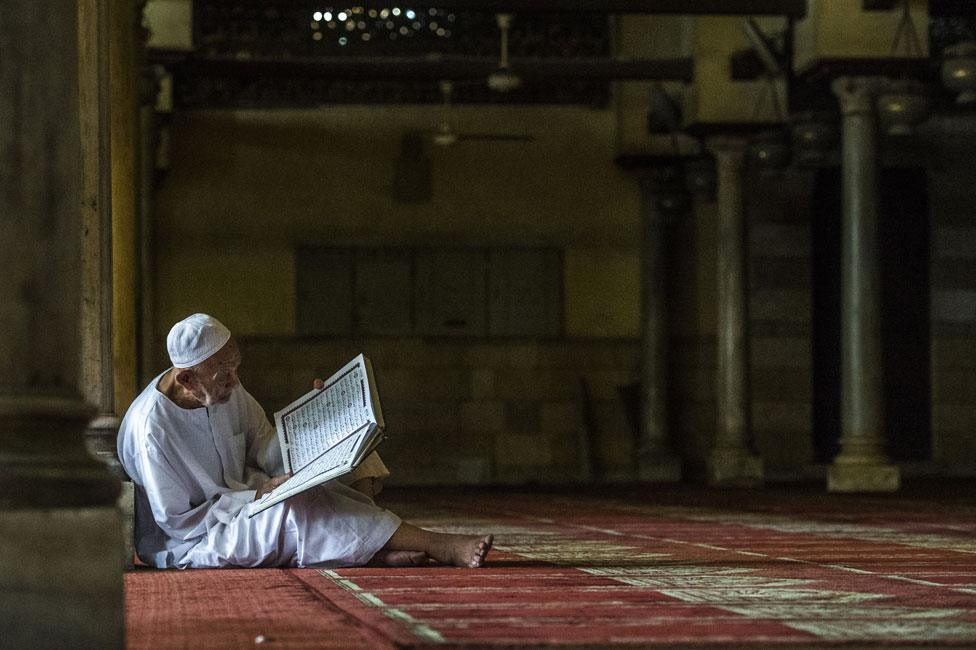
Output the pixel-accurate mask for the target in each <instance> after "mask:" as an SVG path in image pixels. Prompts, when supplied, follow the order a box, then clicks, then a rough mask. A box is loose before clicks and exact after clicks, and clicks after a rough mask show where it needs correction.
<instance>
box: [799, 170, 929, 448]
mask: <svg viewBox="0 0 976 650" xmlns="http://www.w3.org/2000/svg"><path fill="white" fill-rule="evenodd" d="M812 216H813V228H812V233H813V237H812V243H813V251H812V264H813V329H812V352H813V367H812V372H813V448H814V454H815V458H816V461H817V462H821V463H826V462H830V461H831V460H832V459H833V457H834V456H835V455H836V454H837V452H838V451H839V450H840V443H839V439H840V434H841V412H840V400H841V385H840V377H841V372H840V370H841V368H840V344H841V275H840V260H841V176H840V170H839V169H837V168H831V169H823V170H820V171H819V172H818V174H817V179H816V184H815V188H814V205H813V211H812ZM878 247H879V260H878V261H879V271H880V274H881V343H882V350H883V352H882V366H883V368H882V370H883V372H882V377H883V391H884V417H885V427H886V429H887V440H888V453H889V454H890V455H891V457H892V459H893V460H896V461H910V460H926V459H929V458H931V452H932V435H931V425H930V413H931V386H930V376H931V373H930V342H929V341H930V339H929V197H928V181H927V177H926V173H925V170H924V169H918V168H892V169H885V170H883V172H882V173H881V179H880V204H879V220H878Z"/></svg>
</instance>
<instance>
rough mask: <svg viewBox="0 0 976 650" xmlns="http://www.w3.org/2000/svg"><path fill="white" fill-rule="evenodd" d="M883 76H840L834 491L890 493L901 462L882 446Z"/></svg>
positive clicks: (896, 482) (837, 88)
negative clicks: (879, 111) (878, 108)
mask: <svg viewBox="0 0 976 650" xmlns="http://www.w3.org/2000/svg"><path fill="white" fill-rule="evenodd" d="M878 87H879V80H876V79H871V78H852V77H841V78H839V79H837V80H836V81H834V85H833V90H834V94H836V95H837V98H838V99H839V100H840V107H841V112H842V114H843V118H842V119H843V143H842V159H841V173H842V176H843V215H842V227H841V328H842V334H841V336H842V340H841V439H840V444H841V452H840V454H838V455H837V457H836V458H835V459H834V462H833V464H832V465H831V467H830V470H829V472H828V475H827V489H828V490H830V491H831V492H892V491H894V490H897V489H898V485H899V481H900V473H899V470H898V467H896V466H894V465H891V464H890V463H889V462H888V457H887V455H886V454H885V451H884V412H883V407H884V401H883V393H882V377H881V320H880V318H881V287H880V284H879V275H878V273H879V272H878V250H877V249H878V241H877V237H878V169H877V166H878V152H877V125H876V120H875V114H874V103H875V94H876V91H877V89H878Z"/></svg>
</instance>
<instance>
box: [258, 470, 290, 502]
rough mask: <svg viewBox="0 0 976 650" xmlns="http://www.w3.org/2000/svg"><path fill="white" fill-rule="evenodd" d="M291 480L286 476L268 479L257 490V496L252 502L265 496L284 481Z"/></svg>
mask: <svg viewBox="0 0 976 650" xmlns="http://www.w3.org/2000/svg"><path fill="white" fill-rule="evenodd" d="M289 478H291V477H290V476H289V475H288V474H282V475H281V476H275V477H274V478H269V479H268V480H267V481H265V482H264V485H262V486H261V487H259V488H258V491H257V494H255V495H254V500H255V501H257V500H258V499H260V498H261V497H263V496H264V495H265V494H267V493H268V492H270V491H271V490H273V489H275V488H276V487H278V486H279V485H281V484H282V483H284V482H285V481H287V480H288V479H289Z"/></svg>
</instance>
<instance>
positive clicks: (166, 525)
mask: <svg viewBox="0 0 976 650" xmlns="http://www.w3.org/2000/svg"><path fill="white" fill-rule="evenodd" d="M143 451H144V453H141V454H139V458H138V462H139V463H140V465H141V468H140V469H141V475H142V479H143V483H144V485H143V487H144V488H145V490H146V496H147V497H148V499H149V505H150V507H151V508H152V513H153V518H154V519H155V520H156V524H157V525H158V526H159V527H160V528H161V529H162V530H163V532H164V533H166V535H168V536H169V537H171V538H173V539H180V540H190V539H194V538H196V537H201V536H203V535H206V534H207V531H208V530H209V529H210V528H211V527H212V526H214V525H216V524H217V523H230V521H231V520H233V519H234V517H236V516H237V514H238V513H239V512H240V510H241V508H242V507H243V506H244V505H246V504H247V503H249V502H251V501H253V500H254V495H255V490H227V491H225V492H221V493H218V494H216V495H214V496H213V497H212V498H211V499H210V500H208V501H204V502H203V503H199V504H196V505H194V504H193V503H192V501H191V497H190V492H189V490H188V489H187V487H186V482H185V480H184V478H185V477H183V476H182V475H181V473H180V471H178V470H177V469H175V468H174V466H173V464H172V463H171V462H170V461H169V459H168V458H167V457H166V455H165V453H164V452H163V451H162V450H161V449H160V447H159V445H158V444H157V443H156V442H155V440H154V439H152V438H151V437H150V438H149V439H148V440H147V441H146V443H145V446H144V449H143Z"/></svg>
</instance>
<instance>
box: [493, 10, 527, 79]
mask: <svg viewBox="0 0 976 650" xmlns="http://www.w3.org/2000/svg"><path fill="white" fill-rule="evenodd" d="M495 22H496V24H497V25H498V33H499V40H500V43H499V48H498V49H499V58H498V67H497V68H495V70H494V72H492V73H491V74H490V75H488V87H489V88H491V89H492V90H494V91H495V92H497V93H507V92H511V91H513V90H515V89H516V88H518V87H519V86H521V85H522V78H521V77H519V76H518V75H517V74H515V73H514V72H512V67H511V65H509V62H508V30H509V28H511V26H512V14H496V15H495Z"/></svg>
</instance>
